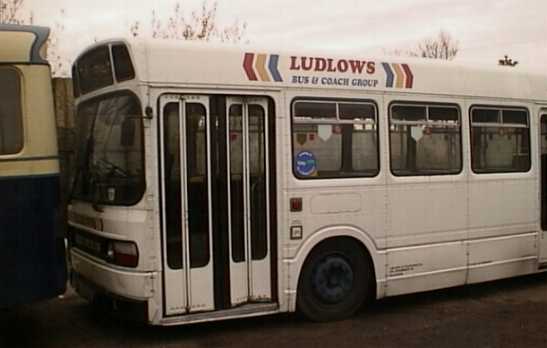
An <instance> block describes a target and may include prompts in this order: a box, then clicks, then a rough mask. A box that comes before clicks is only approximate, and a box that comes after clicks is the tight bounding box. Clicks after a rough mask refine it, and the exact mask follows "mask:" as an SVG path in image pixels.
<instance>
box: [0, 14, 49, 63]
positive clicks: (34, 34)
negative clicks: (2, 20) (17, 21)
mask: <svg viewBox="0 0 547 348" xmlns="http://www.w3.org/2000/svg"><path fill="white" fill-rule="evenodd" d="M48 37H49V28H46V27H38V26H29V25H14V24H0V47H2V49H1V50H0V63H22V64H47V60H46V59H45V58H44V56H45V55H42V54H41V53H42V52H41V50H42V48H43V47H44V46H45V44H46V42H47V39H48Z"/></svg>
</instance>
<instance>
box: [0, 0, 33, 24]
mask: <svg viewBox="0 0 547 348" xmlns="http://www.w3.org/2000/svg"><path fill="white" fill-rule="evenodd" d="M24 2H25V0H2V1H0V24H32V22H33V21H34V18H33V14H32V12H31V13H30V14H28V17H27V16H26V15H24V14H23V11H22V9H23V4H24Z"/></svg>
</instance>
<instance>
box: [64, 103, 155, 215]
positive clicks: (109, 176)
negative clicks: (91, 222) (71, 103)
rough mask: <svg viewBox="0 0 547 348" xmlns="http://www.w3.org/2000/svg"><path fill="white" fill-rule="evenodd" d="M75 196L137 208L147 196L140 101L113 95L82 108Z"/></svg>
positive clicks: (78, 119)
mask: <svg viewBox="0 0 547 348" xmlns="http://www.w3.org/2000/svg"><path fill="white" fill-rule="evenodd" d="M76 127H77V137H78V139H81V140H80V144H79V151H78V161H77V162H78V164H79V166H78V170H77V172H76V179H75V180H76V181H75V187H74V191H73V196H74V197H76V198H78V199H81V200H84V201H89V202H93V203H95V204H106V205H134V204H136V203H138V201H139V200H140V199H141V197H142V195H143V193H144V186H145V183H144V151H143V140H142V133H143V129H142V115H141V108H140V104H139V101H138V99H137V98H136V97H135V96H134V95H132V94H129V93H123V94H119V93H118V94H113V95H109V96H106V97H101V98H98V99H93V100H91V101H88V102H85V103H83V104H81V105H80V107H79V108H78V113H77V125H76Z"/></svg>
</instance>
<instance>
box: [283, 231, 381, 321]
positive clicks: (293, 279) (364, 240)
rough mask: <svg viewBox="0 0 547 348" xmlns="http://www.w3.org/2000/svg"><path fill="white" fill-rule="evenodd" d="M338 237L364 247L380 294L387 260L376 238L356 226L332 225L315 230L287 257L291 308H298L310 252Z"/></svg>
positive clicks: (291, 309)
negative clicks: (304, 268)
mask: <svg viewBox="0 0 547 348" xmlns="http://www.w3.org/2000/svg"><path fill="white" fill-rule="evenodd" d="M336 238H349V239H352V240H353V241H355V242H356V243H357V244H358V245H359V246H360V247H362V248H363V250H364V252H365V254H367V255H368V257H369V262H370V263H371V265H372V269H373V271H374V277H373V280H374V282H375V283H376V284H375V290H376V297H377V298H378V297H379V294H378V290H379V288H378V279H382V278H383V276H384V273H385V269H384V268H385V261H384V253H382V252H380V251H379V250H378V248H377V246H376V244H375V243H374V240H373V239H372V238H371V237H370V235H369V234H367V233H366V232H364V231H362V230H360V229H358V228H356V227H354V226H331V227H327V228H323V229H321V230H318V231H316V232H314V233H313V234H312V235H311V236H310V237H309V238H307V239H306V240H305V241H304V242H303V243H302V244H301V245H300V247H299V248H298V250H297V252H296V254H295V256H294V257H293V258H290V259H287V260H286V263H287V266H288V272H289V273H288V274H289V275H294V276H289V277H288V278H289V284H288V289H287V290H288V291H287V293H288V294H289V295H291V296H290V297H289V310H290V311H294V310H295V309H296V293H297V290H298V283H299V280H300V275H301V273H302V268H303V266H304V263H305V262H306V259H307V258H308V256H309V255H310V253H311V252H312V251H313V250H314V249H315V248H316V247H317V246H319V245H320V244H321V243H324V242H327V241H328V240H332V239H336Z"/></svg>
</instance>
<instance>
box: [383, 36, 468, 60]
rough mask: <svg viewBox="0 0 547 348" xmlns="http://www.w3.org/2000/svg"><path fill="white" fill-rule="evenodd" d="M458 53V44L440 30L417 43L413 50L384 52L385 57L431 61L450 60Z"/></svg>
mask: <svg viewBox="0 0 547 348" xmlns="http://www.w3.org/2000/svg"><path fill="white" fill-rule="evenodd" d="M458 52H459V42H458V41H456V40H454V39H453V38H452V36H451V35H450V34H449V33H447V32H445V31H443V30H441V31H440V32H439V33H438V34H437V36H436V37H431V38H426V39H423V40H421V41H420V42H418V44H417V45H416V47H415V48H412V49H409V50H402V49H393V50H384V53H385V54H387V55H393V56H410V57H421V58H432V59H445V60H452V59H454V57H456V55H457V54H458Z"/></svg>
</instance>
